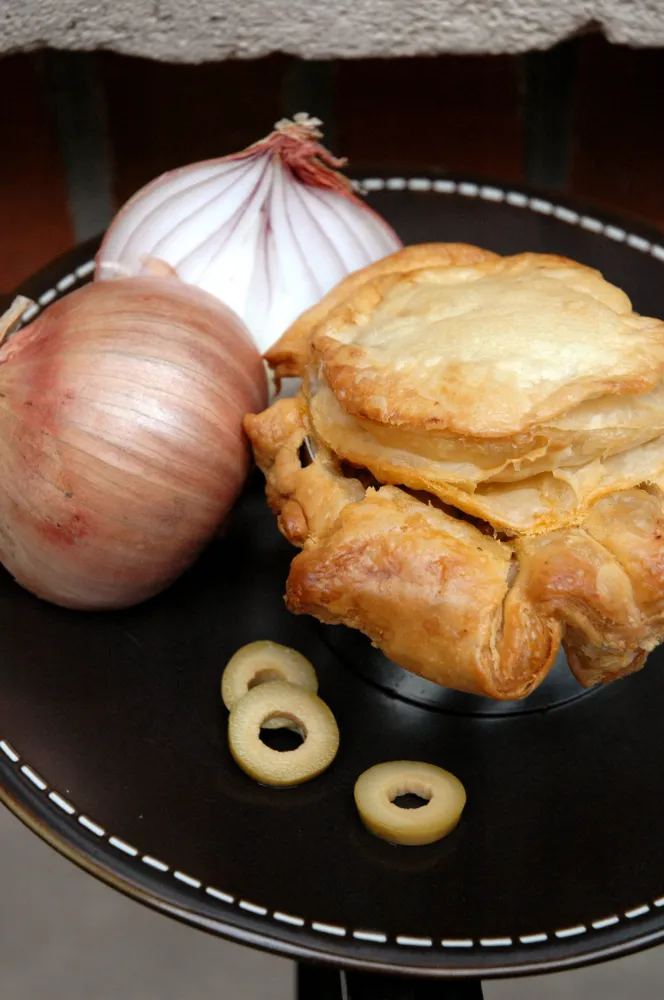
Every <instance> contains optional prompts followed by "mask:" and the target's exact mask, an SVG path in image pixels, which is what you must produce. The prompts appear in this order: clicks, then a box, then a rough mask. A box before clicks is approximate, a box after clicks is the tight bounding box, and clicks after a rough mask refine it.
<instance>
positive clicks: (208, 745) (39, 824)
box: [0, 176, 664, 976]
mask: <svg viewBox="0 0 664 1000" xmlns="http://www.w3.org/2000/svg"><path fill="white" fill-rule="evenodd" d="M366 186H367V188H369V189H370V191H371V194H370V198H371V202H372V204H374V205H375V207H376V208H377V209H378V210H379V211H381V212H383V213H384V214H385V216H386V217H387V218H388V219H389V220H390V221H391V222H392V223H393V224H394V225H395V226H396V228H397V230H398V231H399V233H400V234H401V236H402V237H403V239H404V240H405V241H407V242H413V241H421V240H439V239H442V240H462V241H469V242H476V243H479V244H480V245H483V246H486V247H489V248H491V249H494V250H498V251H501V252H513V251H519V250H523V249H530V250H539V251H550V252H557V253H562V254H567V255H570V256H572V257H575V258H577V259H578V260H581V261H583V262H585V263H588V264H592V265H595V266H597V267H599V268H600V269H601V270H602V271H603V272H604V273H605V275H606V276H607V277H608V278H609V279H611V280H614V281H616V282H617V283H619V284H620V285H621V286H623V287H624V288H625V289H626V290H627V292H628V293H629V294H630V295H631V296H632V298H633V300H634V303H635V307H636V308H637V309H639V310H640V311H642V312H645V313H650V314H654V315H662V314H664V281H663V278H664V271H663V270H662V260H664V249H663V247H662V245H661V244H660V242H659V240H660V237H659V236H658V234H657V233H653V232H648V231H646V230H644V229H643V227H641V226H633V225H632V224H628V223H625V222H619V221H616V220H611V219H609V220H607V219H606V217H605V216H604V215H602V214H600V213H594V212H593V213H587V212H584V211H583V209H579V208H578V207H575V206H572V205H570V204H569V203H567V202H565V203H564V204H563V203H562V202H558V201H556V202H555V203H554V202H552V201H550V200H549V199H547V198H546V197H539V196H536V195H532V194H528V193H524V192H522V191H521V190H519V191H511V190H505V189H503V188H501V187H499V186H494V185H481V184H476V183H473V182H470V181H466V182H458V181H453V180H450V179H447V178H429V177H411V178H408V177H397V178H385V177H379V176H376V177H373V178H370V179H369V180H368V182H367V184H366ZM89 252H90V248H89V247H88V248H87V249H83V250H81V251H79V253H78V255H74V256H73V257H70V258H69V259H67V260H66V261H65V262H64V263H63V262H62V261H61V262H59V263H57V264H56V265H54V266H53V268H51V270H50V273H48V274H43V275H42V276H41V277H39V278H38V279H35V281H34V282H33V283H32V284H31V286H30V287H29V288H28V289H26V290H27V291H29V292H30V293H31V294H32V295H33V297H34V296H37V297H40V301H41V304H42V305H46V304H48V302H49V301H50V300H52V299H53V298H54V297H55V296H57V295H60V294H65V293H66V292H67V291H68V290H69V289H70V288H71V287H73V286H74V285H76V284H78V283H80V282H81V281H83V280H87V279H88V277H89V274H90V267H89V266H88V265H87V261H88V259H89ZM77 267H78V270H76V268H77ZM292 555H293V552H292V550H291V549H290V548H289V546H288V544H287V543H286V542H285V541H284V540H283V539H282V538H281V537H280V535H279V533H278V531H277V528H276V525H275V523H274V520H273V518H272V516H271V514H270V513H269V511H268V509H267V507H266V505H265V502H264V499H263V495H262V484H261V482H260V480H259V477H258V476H255V477H254V478H253V479H252V481H251V482H250V484H249V485H248V487H247V490H246V492H245V494H244V496H243V498H242V500H241V501H240V503H239V505H238V507H237V509H236V511H235V513H234V515H233V518H232V520H231V523H230V525H229V527H228V531H227V533H226V535H225V537H224V538H223V539H222V540H220V541H219V542H216V543H215V544H214V545H213V546H212V547H211V548H210V550H209V551H208V552H207V553H206V555H205V556H204V557H203V558H202V559H201V560H200V562H199V563H198V565H197V566H196V567H195V568H194V569H193V570H192V571H191V572H190V573H188V574H187V575H186V576H185V577H184V578H183V579H182V580H180V582H179V583H177V584H176V585H175V586H174V587H172V588H171V589H170V590H169V591H168V592H167V593H165V594H163V595H162V596H161V597H159V598H158V599H156V600H153V601H150V602H148V603H147V604H144V605H143V606H141V607H138V608H134V609H132V610H130V611H126V612H120V613H114V614H105V615H101V614H82V613H74V612H67V611H63V610H61V609H59V608H56V607H53V606H51V605H48V604H45V603H42V602H40V601H38V600H36V599H35V598H33V597H32V596H30V595H29V594H28V593H26V592H25V591H23V590H21V589H20V588H19V587H18V586H16V585H15V584H14V583H13V582H12V580H11V579H10V578H9V577H8V576H7V575H1V576H0V598H1V600H2V608H3V616H2V629H3V663H2V671H1V674H0V782H1V787H0V795H1V797H2V799H3V801H4V802H5V803H6V804H7V805H9V807H10V808H11V809H13V810H14V811H15V812H16V813H17V814H18V815H19V816H20V817H21V818H22V819H23V820H25V821H26V822H27V823H28V824H29V825H30V826H31V827H32V828H33V829H34V830H36V831H37V832H38V833H39V834H40V835H41V836H43V837H44V838H45V839H46V840H48V841H49V842H50V843H51V844H53V846H55V847H57V848H58V849H59V850H61V851H62V852H64V853H65V854H67V855H68V856H69V857H71V858H72V860H74V861H76V862H77V863H79V864H80V865H82V866H83V867H85V868H87V869H88V870H90V871H92V872H93V873H94V874H96V875H98V876H100V877H101V878H103V879H105V880H106V881H108V882H110V883H111V884H112V885H114V886H115V887H116V888H118V889H121V890H123V891H125V892H127V893H129V894H131V895H133V896H135V897H136V898H138V899H140V900H142V901H143V902H146V903H149V904H151V905H153V906H155V907H157V908H159V909H161V910H163V911H164V912H166V913H169V914H171V915H172V916H176V917H179V918H181V919H183V920H185V921H188V922H190V923H191V924H195V925H197V926H199V927H201V928H205V929H207V930H211V931H215V932H217V933H220V934H224V935H226V936H228V937H231V938H234V939H236V940H238V941H242V942H244V943H247V944H252V945H257V946H261V947H265V948H270V949H273V950H274V951H278V952H280V953H282V954H286V955H291V956H300V957H305V958H309V959H320V960H327V961H330V962H334V963H338V964H343V965H346V966H362V967H365V968H366V967H373V968H374V969H382V970H391V971H394V970H397V971H409V972H411V973H421V974H428V975H441V976H450V975H471V974H474V975H478V974H479V975H482V976H488V975H500V974H505V975H508V974H514V973H516V972H534V971H544V970H550V969H554V968H561V967H563V966H570V965H575V964H581V963H583V962H587V961H591V960H597V959H599V958H603V957H608V956H610V955H616V954H619V953H621V952H626V951H629V950H633V949H635V948H636V947H640V946H645V945H647V944H650V943H654V942H655V941H658V940H661V939H662V938H664V856H663V855H664V848H663V846H662V845H664V810H663V809H662V808H661V804H660V802H661V791H662V788H664V753H663V752H662V738H661V722H660V713H661V711H662V707H663V706H664V671H663V670H662V669H661V666H662V664H661V660H662V654H661V653H660V652H659V651H658V652H655V653H654V654H653V655H652V656H651V657H650V660H649V663H648V665H647V667H646V668H645V669H644V670H643V671H642V672H641V673H640V674H637V675H636V676H634V677H633V678H630V679H629V680H626V681H622V682H620V683H616V684H613V685H611V686H609V687H607V688H605V689H602V690H597V691H594V692H591V693H589V694H585V695H584V696H583V697H577V696H576V695H577V694H578V692H576V693H575V692H570V691H569V690H568V689H565V690H566V692H567V693H566V694H565V696H564V697H563V696H562V695H561V696H560V697H553V698H551V699H548V700H547V699H544V700H542V699H540V701H539V702H537V703H531V705H530V710H529V711H527V712H516V713H508V714H504V713H502V712H499V713H491V712H483V711H476V710H475V709H476V708H477V706H476V705H475V703H471V702H465V701H464V700H463V699H461V701H459V699H458V698H457V699H452V701H448V700H445V699H443V700H442V701H441V702H440V703H436V699H435V698H434V699H432V700H430V701H427V697H426V696H424V697H422V696H421V693H420V694H418V693H417V692H415V694H413V692H412V691H410V692H408V691H405V692H402V693H400V692H399V690H398V685H397V688H396V689H395V687H394V685H391V684H390V683H389V678H388V680H387V681H386V680H385V677H384V676H382V675H381V676H378V675H372V674H371V671H370V669H369V667H368V666H367V655H366V648H365V647H363V646H362V643H361V642H360V643H359V644H358V642H357V640H356V639H354V640H353V642H351V643H350V645H349V644H348V634H347V633H344V632H343V630H338V629H337V630H331V631H327V630H325V629H323V628H322V627H320V626H318V625H317V624H316V623H315V622H313V621H311V620H309V619H306V618H295V617H292V616H291V615H289V614H288V613H287V612H286V611H285V609H284V605H283V601H282V593H283V588H284V581H285V578H286V575H287V572H288V566H289V561H290V559H291V558H292ZM342 633H343V634H342ZM258 638H271V639H275V640H277V641H279V642H284V643H288V644H291V645H293V646H295V647H297V648H298V649H300V650H302V651H303V652H304V653H305V654H306V655H307V656H309V657H310V658H311V659H312V661H313V662H314V664H315V665H316V669H317V670H318V672H319V676H320V684H321V693H322V696H323V698H325V700H326V701H327V702H328V703H329V704H330V706H331V708H332V710H333V711H334V713H335V715H336V717H337V720H338V722H339V728H340V730H341V749H340V753H339V756H338V758H337V760H336V761H335V763H334V764H333V765H332V767H331V768H330V769H329V770H328V771H327V772H326V773H325V774H324V775H322V776H321V777H320V778H318V779H316V780H315V781H312V782H311V783H309V784H307V785H304V786H302V787H299V788H294V789H286V790H273V789H269V788H264V787H261V786H260V785H257V784H256V783H254V782H253V781H251V780H250V779H249V778H248V777H247V776H246V775H245V774H243V773H242V772H241V771H239V770H238V768H237V767H236V766H235V765H234V763H233V761H232V759H231V757H230V754H229V751H228V746H227V742H226V734H225V728H226V716H225V712H224V711H223V709H222V706H221V703H220V697H219V681H220V675H221V670H222V667H223V665H224V663H225V661H226V660H227V658H228V657H229V656H230V655H231V654H232V653H233V652H234V651H235V650H236V649H237V647H238V646H240V645H242V644H243V643H246V642H248V641H250V640H253V639H258ZM383 666H384V665H383ZM356 668H358V669H356ZM379 669H382V668H381V667H380V665H379ZM368 671H369V673H367V672H368ZM375 682H376V683H375ZM563 686H564V685H563ZM402 695H403V696H402ZM568 695H569V696H568ZM397 758H411V759H416V760H417V759H421V760H426V761H431V762H434V763H437V764H441V765H443V766H445V767H446V768H449V769H450V770H451V771H453V772H454V773H456V774H458V775H459V777H460V778H461V779H462V780H463V782H464V784H465V786H466V788H467V791H468V806H467V810H466V812H465V814H464V817H463V820H462V822H461V824H460V826H459V827H458V829H457V830H456V831H455V832H454V833H453V834H452V835H451V836H450V837H448V838H447V839H446V840H443V841H441V842H440V843H438V844H435V845H432V846H430V847H423V848H398V847H393V846H391V845H389V844H387V843H384V842H382V841H379V840H376V839H375V838H373V837H372V836H370V835H369V834H368V833H367V832H366V831H365V830H364V828H363V827H362V825H361V823H360V821H359V819H358V817H357V815H356V812H355V808H354V805H353V795H352V791H353V784H354V782H355V779H356V778H357V776H358V775H359V774H360V772H361V771H363V770H364V769H365V768H367V767H369V766H370V765H372V764H374V763H376V762H377V761H382V760H391V759H397ZM660 907H661V909H660Z"/></svg>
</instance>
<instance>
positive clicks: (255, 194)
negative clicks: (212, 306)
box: [97, 115, 401, 351]
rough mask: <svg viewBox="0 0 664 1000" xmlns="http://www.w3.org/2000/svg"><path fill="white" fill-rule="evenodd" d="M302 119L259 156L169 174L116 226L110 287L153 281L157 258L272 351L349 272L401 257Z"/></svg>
mask: <svg viewBox="0 0 664 1000" xmlns="http://www.w3.org/2000/svg"><path fill="white" fill-rule="evenodd" d="M319 124H320V122H319V121H318V120H317V119H310V118H308V116H306V115H296V116H295V121H293V122H289V121H284V122H278V123H277V125H276V126H275V131H274V132H272V133H271V134H270V135H269V136H268V137H267V138H266V139H264V140H262V141H261V142H258V143H255V144H254V145H253V146H250V147H249V148H248V149H247V150H244V151H243V152H241V153H237V154H234V155H231V156H226V157H223V158H221V159H218V160H209V161H206V162H204V163H195V164H192V165H191V166H188V167H183V168H181V169H179V170H175V171H172V172H171V173H167V174H164V175H163V176H162V177H159V178H158V179H157V180H155V181H153V182H152V183H151V184H149V185H148V186H147V187H145V188H143V189H142V190H141V191H139V192H138V193H137V194H135V195H134V197H133V198H131V199H130V201H129V202H127V204H126V205H125V206H124V208H123V209H121V211H120V212H119V214H118V215H117V217H116V219H115V220H114V222H113V223H112V224H111V227H110V229H109V230H108V233H107V234H106V238H105V240H104V242H103V244H102V247H101V250H100V252H99V255H98V258H97V277H98V278H99V279H100V280H105V279H109V278H118V277H129V276H132V275H137V274H140V273H141V272H142V269H143V267H144V263H145V261H146V259H148V258H156V259H158V260H162V261H165V262H166V263H167V264H169V265H170V266H171V267H172V268H174V269H175V271H176V272H177V275H178V277H179V278H180V279H181V280H182V281H185V282H187V283H188V284H191V285H196V286H198V287H199V288H202V289H204V290H205V291H207V292H210V293H211V294H213V295H215V296H216V297H217V298H219V299H221V301H222V302H225V303H226V304H227V305H228V306H230V307H231V309H233V310H234V311H235V312H236V313H237V314H238V315H239V316H240V317H241V318H242V319H243V320H244V322H245V323H246V324H247V326H248V328H249V330H250V331H251V333H252V335H253V337H254V339H255V341H256V343H257V344H258V346H259V348H260V349H261V351H265V350H267V348H269V347H271V346H272V344H273V343H274V342H275V341H276V340H277V339H278V338H279V337H280V336H281V334H282V333H283V332H284V330H285V329H286V328H287V327H288V326H290V324H291V323H292V322H293V320H295V319H296V318H297V317H298V316H299V315H300V313H302V312H304V310H305V309H308V308H309V307H310V306H312V305H314V304H315V303H316V302H318V301H319V300H320V299H321V298H322V296H323V295H325V294H326V293H327V292H328V291H329V290H330V289H331V288H333V287H334V285H336V284H337V283H338V282H339V281H340V280H341V279H342V278H344V277H345V276H346V275H347V274H348V273H349V272H351V271H354V270H356V269H357V268H360V267H364V266H365V265H366V264H370V263H371V262H372V261H375V260H378V259H379V258H381V257H384V256H385V255H386V254H388V253H392V252H393V251H394V250H397V249H399V247H400V246H401V242H400V240H399V239H398V237H397V236H396V234H395V233H394V231H393V230H392V229H391V228H390V226H388V225H387V223H386V222H385V221H384V220H383V219H382V218H381V217H380V216H379V215H377V214H376V212H374V211H373V210H372V209H370V208H369V207H368V206H367V205H365V204H364V202H362V201H361V200H360V199H359V198H358V197H357V196H356V195H355V194H354V193H353V191H352V189H351V186H350V183H349V182H348V180H347V179H346V178H345V177H343V176H342V175H341V174H340V173H339V172H338V171H337V170H336V169H334V168H335V167H337V166H340V165H341V164H342V163H343V162H344V161H341V160H336V159H335V158H333V157H332V156H331V155H330V154H329V153H328V152H327V150H326V149H325V148H324V147H323V146H321V145H320V144H319V143H318V142H317V139H318V138H320V132H319V131H318V130H317V127H316V126H317V125H319Z"/></svg>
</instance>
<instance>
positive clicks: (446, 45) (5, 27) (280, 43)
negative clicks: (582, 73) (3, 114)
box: [0, 0, 664, 62]
mask: <svg viewBox="0 0 664 1000" xmlns="http://www.w3.org/2000/svg"><path fill="white" fill-rule="evenodd" d="M589 26H590V27H596V28H598V29H601V30H602V31H603V32H604V34H605V35H606V37H607V38H608V39H609V40H610V41H612V42H618V43H622V44H628V45H635V46H661V45H664V3H663V2H662V0H407V2H404V0H83V2H81V0H0V52H3V51H4V52H13V51H20V50H30V49H38V48H42V47H45V46H51V47H53V48H58V49H79V50H80V49H112V50H114V51H115V52H123V53H126V54H130V55H140V56H148V57H151V58H153V59H162V60H167V61H170V62H205V61H208V60H218V59H228V58H245V59H247V58H254V57H257V56H264V55H267V54H268V53H271V52H286V53H290V54H292V55H298V56H302V57H304V58H306V59H329V58H357V57H367V56H412V55H435V54H437V53H441V52H468V53H471V52H478V53H479V52H486V53H490V52H525V51H527V50H530V49H544V48H548V47H549V46H551V45H554V44H555V43H556V42H558V41H561V40H562V39H564V38H567V37H568V36H570V35H572V34H574V33H575V32H578V31H581V30H583V29H584V28H587V27H589Z"/></svg>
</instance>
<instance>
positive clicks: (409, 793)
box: [388, 782, 433, 809]
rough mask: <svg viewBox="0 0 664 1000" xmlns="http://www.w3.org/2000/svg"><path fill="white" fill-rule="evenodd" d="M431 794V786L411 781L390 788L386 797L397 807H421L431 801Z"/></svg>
mask: <svg viewBox="0 0 664 1000" xmlns="http://www.w3.org/2000/svg"><path fill="white" fill-rule="evenodd" d="M432 796H433V791H432V789H431V788H427V787H426V786H425V785H420V784H418V783H416V782H412V783H409V784H408V785H402V786H400V787H398V788H394V789H392V790H391V791H390V793H389V795H388V798H389V800H390V802H391V803H392V804H393V805H395V806H398V807H399V809H421V808H422V806H426V805H428V804H429V802H431V799H432Z"/></svg>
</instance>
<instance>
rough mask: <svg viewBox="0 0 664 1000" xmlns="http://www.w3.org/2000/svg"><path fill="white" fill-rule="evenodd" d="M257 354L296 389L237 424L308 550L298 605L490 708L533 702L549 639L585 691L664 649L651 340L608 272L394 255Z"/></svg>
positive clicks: (662, 335)
mask: <svg viewBox="0 0 664 1000" xmlns="http://www.w3.org/2000/svg"><path fill="white" fill-rule="evenodd" d="M267 358H268V361H269V362H270V363H271V364H272V365H273V367H274V369H275V372H276V374H277V375H278V376H279V377H281V376H286V375H299V376H301V377H302V378H303V385H302V390H301V392H300V393H299V395H298V396H297V397H295V398H292V399H281V400H278V401H277V402H276V403H274V404H273V405H272V407H270V408H269V409H268V410H266V411H265V412H264V413H262V414H259V415H256V416H253V415H252V416H248V417H247V418H246V429H247V433H248V435H249V437H250V439H251V442H252V444H253V447H254V453H255V455H256V459H257V462H258V464H259V466H260V467H261V469H262V470H263V472H264V473H265V476H266V482H267V496H268V500H269V502H270V505H271V507H272V509H273V510H274V512H275V514H276V515H277V518H278V522H279V527H280V529H281V531H282V532H283V533H284V535H285V536H286V537H287V538H288V539H289V540H290V541H291V542H292V543H293V544H295V545H297V546H298V547H300V549H301V552H300V553H299V555H297V556H296V557H295V559H294V560H293V563H292V566H291V571H290V575H289V578H288V582H287V587H286V601H287V605H288V607H289V608H290V609H291V610H292V611H294V612H295V613H307V614H312V615H315V616H316V617H318V618H319V619H321V620H322V621H325V622H330V623H343V624H346V625H349V626H351V627H353V628H357V629H360V630H361V631H362V632H364V633H365V634H366V635H368V636H369V637H370V638H371V640H372V642H373V643H374V644H375V645H376V646H378V647H379V648H380V649H381V650H383V652H384V653H385V654H386V655H387V656H389V657H390V658H391V659H392V660H394V661H395V662H396V663H399V664H401V665H402V666H404V667H406V668H407V669H409V670H412V671H413V672H415V673H418V674H420V675H422V676H423V677H426V678H428V679H429V680H432V681H435V682H437V683H440V684H444V685H446V686H448V687H452V688H456V689H458V690H462V691H469V692H471V693H475V694H481V695H487V696H489V697H492V698H496V699H512V698H522V697H525V696H526V695H527V694H529V693H530V692H531V691H532V690H533V689H534V688H535V687H536V686H537V685H538V684H539V683H540V682H541V681H542V679H543V678H544V677H545V676H546V674H547V672H548V670H549V669H550V666H551V664H552V663H553V660H554V658H555V656H556V653H557V651H558V648H559V645H560V643H561V642H562V643H563V645H564V647H565V650H566V653H567V658H568V662H569V665H570V667H571V669H572V671H573V672H574V674H575V675H576V677H577V678H578V680H579V681H580V682H581V683H582V684H584V685H587V686H589V685H592V684H596V683H603V682H606V681H609V680H613V679H615V678H616V677H621V676H623V675H625V674H628V673H631V672H632V671H634V670H636V669H638V668H639V667H640V666H641V665H642V664H643V662H644V660H645V658H646V656H647V654H648V652H649V651H650V650H651V649H652V648H654V646H655V645H657V644H658V643H659V642H660V641H661V639H662V637H663V636H664V555H663V554H662V553H663V551H664V549H663V540H664V494H663V493H662V488H663V487H664V380H663V379H662V373H663V369H664V325H663V324H661V323H660V322H659V321H658V320H653V319H648V318H644V317H640V316H637V315H636V314H635V313H633V311H632V308H631V304H630V302H629V299H628V298H627V296H626V295H625V294H624V293H623V292H621V291H620V290H619V289H617V288H615V287H614V286H612V285H610V284H608V283H607V282H606V281H604V279H603V278H602V277H601V275H600V274H599V273H598V272H596V271H593V270H591V269H590V268H586V267H583V266H582V265H580V264H576V263H575V262H573V261H569V260H566V259H564V258H560V257H553V256H548V255H536V254H519V255H517V256H515V257H508V258H501V257H499V256H497V255H496V254H493V253H490V252H488V251H483V250H480V249H479V248H476V247H470V246H466V245H464V244H443V245H439V244H429V245H423V246H420V247H410V248H406V249H405V250H402V251H399V252H398V253H396V254H393V255H391V256H390V257H388V258H385V259H384V260H383V261H379V262H378V263H377V264H375V265H371V266H370V267H369V268H365V269H364V270H363V271H362V272H357V273H355V274H353V275H351V276H350V277H349V278H347V279H345V281H343V282H342V283H341V284H340V285H339V286H337V288H336V289H334V290H333V291H332V292H331V293H330V294H329V295H328V296H326V298H325V299H323V300H322V302H321V303H319V304H318V305H317V306H315V307H314V308H313V309H312V310H309V311H308V312H307V313H305V314H304V315H303V316H302V317H300V319H299V320H298V321H297V322H296V323H295V324H294V325H293V327H291V329H290V330H289V331H287V333H286V334H285V335H284V337H283V338H282V339H281V341H280V342H279V343H278V344H277V345H275V347H274V348H272V349H271V350H270V351H269V352H268V355H267ZM305 441H306V442H308V445H309V449H308V450H309V451H311V450H313V456H314V457H313V460H308V459H307V458H306V452H307V449H306V448H305V447H304V445H305Z"/></svg>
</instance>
